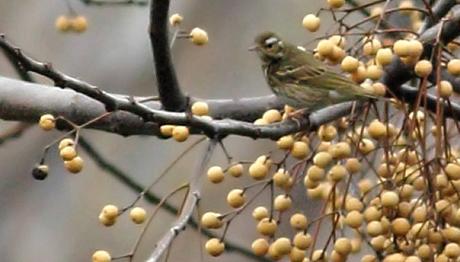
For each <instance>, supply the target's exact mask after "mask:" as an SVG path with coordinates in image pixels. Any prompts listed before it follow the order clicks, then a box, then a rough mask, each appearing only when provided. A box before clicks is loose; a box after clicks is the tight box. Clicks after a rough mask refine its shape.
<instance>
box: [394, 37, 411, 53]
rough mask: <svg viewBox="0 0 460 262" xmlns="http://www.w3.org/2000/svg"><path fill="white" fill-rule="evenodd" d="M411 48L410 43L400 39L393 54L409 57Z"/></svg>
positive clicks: (395, 44)
mask: <svg viewBox="0 0 460 262" xmlns="http://www.w3.org/2000/svg"><path fill="white" fill-rule="evenodd" d="M409 48H410V44H409V41H407V40H404V39H400V40H398V41H396V42H395V43H394V44H393V52H394V53H395V54H396V55H398V56H400V57H405V56H408V55H409V54H410V50H409Z"/></svg>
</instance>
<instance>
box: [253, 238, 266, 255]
mask: <svg viewBox="0 0 460 262" xmlns="http://www.w3.org/2000/svg"><path fill="white" fill-rule="evenodd" d="M269 246H270V244H269V243H268V241H267V240H266V239H264V238H258V239H256V240H254V242H252V244H251V249H252V252H253V253H254V255H256V256H260V257H261V256H265V254H267V252H268V248H269Z"/></svg>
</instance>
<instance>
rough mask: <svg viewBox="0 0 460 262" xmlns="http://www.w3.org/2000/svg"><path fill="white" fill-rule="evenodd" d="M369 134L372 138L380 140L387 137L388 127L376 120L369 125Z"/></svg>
mask: <svg viewBox="0 0 460 262" xmlns="http://www.w3.org/2000/svg"><path fill="white" fill-rule="evenodd" d="M367 132H368V133H369V135H370V136H371V137H372V138H375V139H379V138H382V137H385V136H386V135H387V127H386V126H385V124H383V123H382V122H380V121H379V120H377V119H375V120H374V121H372V122H371V123H370V124H369V126H368V128H367Z"/></svg>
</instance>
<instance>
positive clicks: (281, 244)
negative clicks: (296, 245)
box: [273, 237, 292, 255]
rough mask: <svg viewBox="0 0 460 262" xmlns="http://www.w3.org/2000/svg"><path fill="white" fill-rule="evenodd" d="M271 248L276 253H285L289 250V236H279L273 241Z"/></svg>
mask: <svg viewBox="0 0 460 262" xmlns="http://www.w3.org/2000/svg"><path fill="white" fill-rule="evenodd" d="M273 248H274V249H275V252H277V253H278V254H280V255H287V254H289V252H291V248H292V246H291V241H290V240H289V238H286V237H280V238H278V239H276V240H275V241H274V242H273Z"/></svg>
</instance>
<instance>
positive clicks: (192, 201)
mask: <svg viewBox="0 0 460 262" xmlns="http://www.w3.org/2000/svg"><path fill="white" fill-rule="evenodd" d="M216 144H217V141H216V140H211V141H210V143H209V146H208V148H207V150H206V152H205V153H204V155H203V159H202V161H201V163H200V165H199V167H198V170H197V172H196V173H194V174H192V176H191V178H190V180H189V181H190V189H189V193H188V195H187V199H186V200H185V203H184V206H183V209H182V213H181V215H180V216H179V217H178V218H177V219H176V222H175V223H174V225H173V227H171V229H170V230H169V231H168V232H166V233H165V235H163V237H162V238H161V240H160V241H158V243H157V244H156V246H155V249H154V250H153V252H152V254H151V255H150V257H149V259H147V262H156V261H158V260H159V259H160V258H161V256H162V255H163V253H164V252H165V251H166V250H167V249H168V247H169V246H170V245H171V243H172V241H173V240H174V239H175V238H176V236H177V235H178V234H179V233H180V231H182V230H184V228H185V226H186V225H187V223H188V221H189V220H190V218H191V216H192V214H193V212H194V211H195V207H196V205H197V203H198V201H199V200H200V190H201V183H200V181H199V180H200V177H202V174H204V172H205V168H206V166H207V165H208V162H209V160H210V158H211V156H212V153H213V152H214V149H215V147H216Z"/></svg>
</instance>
